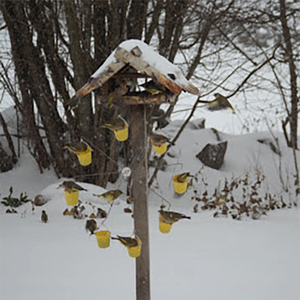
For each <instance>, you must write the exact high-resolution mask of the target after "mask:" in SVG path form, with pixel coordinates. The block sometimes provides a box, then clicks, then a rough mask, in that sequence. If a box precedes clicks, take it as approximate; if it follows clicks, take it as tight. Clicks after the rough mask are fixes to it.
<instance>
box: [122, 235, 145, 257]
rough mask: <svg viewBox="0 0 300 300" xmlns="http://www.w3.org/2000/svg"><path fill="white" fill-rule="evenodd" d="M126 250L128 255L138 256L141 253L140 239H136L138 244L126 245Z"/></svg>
mask: <svg viewBox="0 0 300 300" xmlns="http://www.w3.org/2000/svg"><path fill="white" fill-rule="evenodd" d="M126 248H127V250H128V254H129V256H130V257H134V258H136V257H139V256H140V255H141V250H142V242H141V240H140V239H138V245H137V246H134V247H128V246H127V247H126Z"/></svg>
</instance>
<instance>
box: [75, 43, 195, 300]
mask: <svg viewBox="0 0 300 300" xmlns="http://www.w3.org/2000/svg"><path fill="white" fill-rule="evenodd" d="M124 80H125V81H126V82H127V83H129V85H128V84H127V83H126V84H124ZM143 80H144V82H146V81H148V80H152V81H153V82H156V83H159V84H160V85H162V86H163V87H164V88H163V91H162V92H159V93H154V94H153V93H151V92H148V91H147V90H143V91H141V90H140V89H139V88H136V87H137V85H139V86H142V85H141V82H140V81H143ZM118 82H119V84H118ZM120 82H121V84H120ZM131 83H133V84H131ZM127 86H130V87H128V89H127V91H126V89H125V88H124V87H127ZM98 88H100V89H101V90H100V89H98ZM142 88H144V87H143V86H142ZM97 89H98V91H95V95H96V98H95V99H96V105H95V112H96V113H97V112H99V114H100V112H101V111H102V109H103V107H108V105H109V106H114V105H119V112H120V114H123V113H124V112H125V110H124V109H122V108H123V107H124V106H130V114H129V115H130V123H129V125H130V127H129V128H130V144H131V148H132V149H131V150H132V157H138V159H136V160H135V161H134V163H133V166H134V167H133V170H132V198H133V199H134V202H133V203H134V227H135V232H136V234H137V235H138V236H139V237H140V238H141V240H142V241H143V247H142V244H141V242H139V244H138V245H137V246H135V247H127V249H128V254H129V255H130V256H131V257H134V258H137V259H136V270H137V274H136V287H137V299H145V300H148V299H150V271H149V228H148V188H147V187H148V180H147V179H148V177H147V176H148V165H147V161H148V158H147V145H148V142H147V138H148V136H147V135H146V132H147V120H146V107H147V105H151V106H153V105H160V104H166V103H174V102H175V101H176V99H177V97H178V95H179V94H180V93H181V92H182V91H185V92H188V93H191V94H194V95H198V94H199V90H198V89H197V88H196V87H195V86H194V85H193V84H191V83H190V82H189V81H188V80H187V79H186V77H185V76H184V74H183V73H182V71H181V70H180V68H178V67H177V66H175V65H174V64H172V63H171V62H170V61H168V60H167V59H166V58H164V57H163V56H161V55H160V54H159V53H157V52H155V51H154V50H153V49H151V47H150V46H149V45H147V44H145V43H143V42H142V41H139V40H128V41H124V42H122V43H121V44H120V45H119V46H118V47H117V48H116V49H115V50H114V51H113V52H112V53H111V54H110V56H109V57H108V58H107V59H106V61H105V62H104V63H103V65H102V66H100V67H99V69H98V70H97V71H96V72H95V73H94V74H92V76H91V77H90V78H89V80H88V82H87V83H86V84H85V85H84V86H83V87H82V88H80V89H79V90H78V91H76V97H77V98H83V97H84V96H85V95H87V94H89V93H90V92H92V91H93V90H97ZM117 89H118V90H117ZM117 91H118V92H117ZM108 109H109V108H108ZM112 112H113V113H114V110H112ZM114 134H115V137H116V138H117V139H118V140H119V141H124V140H125V139H127V138H128V127H127V128H126V129H122V130H121V131H120V130H118V131H117V132H115V131H114ZM155 151H158V153H163V152H164V151H165V148H164V146H163V147H161V146H160V147H158V148H157V149H156V150H155ZM181 186H182V184H181ZM186 188H187V183H186V184H185V189H183V188H182V187H181V188H179V189H177V190H178V191H179V193H183V192H184V191H186ZM164 226H165V227H164ZM164 226H163V227H164V230H165V231H167V229H166V227H170V226H167V225H164ZM169 229H170V228H169Z"/></svg>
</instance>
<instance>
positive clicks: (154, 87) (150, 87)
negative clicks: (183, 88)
mask: <svg viewBox="0 0 300 300" xmlns="http://www.w3.org/2000/svg"><path fill="white" fill-rule="evenodd" d="M140 86H141V87H143V88H144V89H145V90H146V91H147V92H149V93H150V94H151V95H157V94H161V93H163V92H165V91H166V88H165V87H164V86H163V85H162V84H160V83H158V82H155V81H153V80H150V81H147V82H145V83H143V84H141V85H140Z"/></svg>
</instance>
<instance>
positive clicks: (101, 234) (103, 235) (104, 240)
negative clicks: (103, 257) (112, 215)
mask: <svg viewBox="0 0 300 300" xmlns="http://www.w3.org/2000/svg"><path fill="white" fill-rule="evenodd" d="M95 235H96V239H97V243H98V246H99V247H100V248H108V247H109V245H110V231H109V230H100V231H97V232H96V233H95Z"/></svg>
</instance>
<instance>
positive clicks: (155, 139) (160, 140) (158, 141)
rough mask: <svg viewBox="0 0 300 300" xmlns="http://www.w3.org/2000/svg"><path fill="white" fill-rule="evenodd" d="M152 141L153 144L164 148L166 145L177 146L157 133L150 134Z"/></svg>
mask: <svg viewBox="0 0 300 300" xmlns="http://www.w3.org/2000/svg"><path fill="white" fill-rule="evenodd" d="M150 140H151V144H152V145H155V146H158V147H159V146H162V145H163V144H165V143H168V144H171V145H173V146H174V145H175V144H174V143H173V142H172V141H170V139H169V138H167V137H166V136H164V135H163V134H157V133H153V132H152V133H150Z"/></svg>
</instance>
